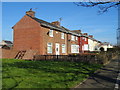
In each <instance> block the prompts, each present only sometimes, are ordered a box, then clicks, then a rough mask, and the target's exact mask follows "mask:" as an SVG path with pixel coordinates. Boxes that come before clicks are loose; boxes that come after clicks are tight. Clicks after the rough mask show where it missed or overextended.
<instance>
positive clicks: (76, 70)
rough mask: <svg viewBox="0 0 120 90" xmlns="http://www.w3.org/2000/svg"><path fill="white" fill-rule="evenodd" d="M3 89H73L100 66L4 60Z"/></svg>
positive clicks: (78, 63) (77, 63)
mask: <svg viewBox="0 0 120 90" xmlns="http://www.w3.org/2000/svg"><path fill="white" fill-rule="evenodd" d="M2 67H3V68H2V70H3V71H2V75H3V79H2V81H3V83H2V84H3V88H71V87H74V86H76V85H77V84H78V83H80V82H82V81H83V80H85V79H86V78H87V77H88V76H89V75H90V74H92V73H93V72H94V71H96V70H97V69H99V68H100V67H101V65H99V64H87V63H80V62H66V61H64V62H62V61H25V60H15V59H3V60H2Z"/></svg>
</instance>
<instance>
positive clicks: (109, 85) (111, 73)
mask: <svg viewBox="0 0 120 90" xmlns="http://www.w3.org/2000/svg"><path fill="white" fill-rule="evenodd" d="M75 88H79V89H80V88H81V89H82V88H91V89H93V88H94V89H95V88H96V89H98V88H100V89H101V90H102V89H105V88H106V89H111V90H120V58H118V59H114V60H112V61H111V62H110V63H109V64H107V65H105V66H104V67H102V68H101V69H100V70H98V71H97V72H95V73H94V74H93V75H91V77H89V78H88V79H87V80H86V81H84V82H83V83H82V84H80V85H78V86H76V87H75Z"/></svg>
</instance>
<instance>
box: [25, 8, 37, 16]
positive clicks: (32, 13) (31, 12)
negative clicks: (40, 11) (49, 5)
mask: <svg viewBox="0 0 120 90" xmlns="http://www.w3.org/2000/svg"><path fill="white" fill-rule="evenodd" d="M26 15H29V16H31V17H35V12H34V11H32V8H31V9H30V10H29V11H27V12H26Z"/></svg>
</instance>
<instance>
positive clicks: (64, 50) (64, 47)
mask: <svg viewBox="0 0 120 90" xmlns="http://www.w3.org/2000/svg"><path fill="white" fill-rule="evenodd" d="M62 53H66V45H65V44H62Z"/></svg>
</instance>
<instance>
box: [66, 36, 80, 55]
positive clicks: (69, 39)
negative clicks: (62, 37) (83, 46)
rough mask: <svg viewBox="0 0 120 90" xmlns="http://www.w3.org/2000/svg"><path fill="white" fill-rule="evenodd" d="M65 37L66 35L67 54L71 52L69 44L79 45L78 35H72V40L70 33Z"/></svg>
mask: <svg viewBox="0 0 120 90" xmlns="http://www.w3.org/2000/svg"><path fill="white" fill-rule="evenodd" d="M67 37H68V54H73V53H72V52H71V45H73V44H75V45H79V37H78V36H75V35H74V37H75V40H74V41H73V40H71V34H68V35H67ZM76 37H78V40H76Z"/></svg>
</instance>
